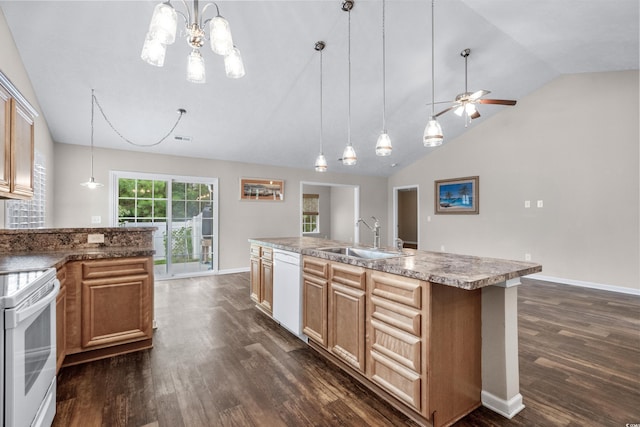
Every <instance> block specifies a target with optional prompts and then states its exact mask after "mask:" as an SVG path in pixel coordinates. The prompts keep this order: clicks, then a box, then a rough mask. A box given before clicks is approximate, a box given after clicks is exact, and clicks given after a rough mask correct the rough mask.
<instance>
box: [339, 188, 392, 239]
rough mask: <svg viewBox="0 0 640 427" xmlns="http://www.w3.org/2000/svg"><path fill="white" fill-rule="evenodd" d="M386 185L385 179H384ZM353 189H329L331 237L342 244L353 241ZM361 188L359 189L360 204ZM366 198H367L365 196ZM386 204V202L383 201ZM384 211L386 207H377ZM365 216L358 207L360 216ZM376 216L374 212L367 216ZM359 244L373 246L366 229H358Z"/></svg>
mask: <svg viewBox="0 0 640 427" xmlns="http://www.w3.org/2000/svg"><path fill="white" fill-rule="evenodd" d="M385 183H386V179H385ZM355 191H356V190H355V188H353V187H332V188H331V237H332V238H333V239H334V240H342V241H344V242H351V241H353V235H354V229H355V199H354V197H355V196H354V195H355V193H354V192H355ZM362 197H363V196H362V188H361V189H360V203H362ZM366 197H368V196H366ZM385 203H386V200H385ZM379 208H380V209H385V208H386V205H384V206H379ZM363 215H367V214H365V213H364V212H363V209H362V206H361V207H360V216H361V217H362V216H363ZM371 215H377V214H376V213H375V210H374V211H373V212H371V213H370V214H368V215H367V216H371ZM359 231H360V233H359V236H358V239H359V243H362V244H370V245H371V244H373V239H369V237H368V235H367V234H368V231H369V230H367V229H366V227H361V228H360V229H359Z"/></svg>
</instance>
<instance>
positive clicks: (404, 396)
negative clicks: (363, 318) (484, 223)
mask: <svg viewBox="0 0 640 427" xmlns="http://www.w3.org/2000/svg"><path fill="white" fill-rule="evenodd" d="M371 374H372V375H371V379H372V380H373V381H374V382H375V383H376V384H378V385H379V386H380V387H382V388H383V389H384V390H386V391H387V392H389V393H390V394H392V395H393V396H395V397H396V398H398V399H400V400H401V401H402V402H404V403H406V404H407V405H409V406H410V407H412V408H415V409H416V410H417V411H418V412H421V410H422V405H421V399H420V396H421V391H422V388H423V386H422V378H421V377H420V375H419V374H417V373H416V372H414V371H412V370H411V369H407V368H405V367H404V366H401V365H399V364H398V363H396V362H394V361H393V360H391V359H389V358H387V357H385V356H383V355H382V354H380V353H377V352H375V351H372V352H371Z"/></svg>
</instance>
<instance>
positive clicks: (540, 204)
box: [538, 200, 544, 208]
mask: <svg viewBox="0 0 640 427" xmlns="http://www.w3.org/2000/svg"><path fill="white" fill-rule="evenodd" d="M543 206H544V204H543V203H542V200H538V207H539V208H541V207H543Z"/></svg>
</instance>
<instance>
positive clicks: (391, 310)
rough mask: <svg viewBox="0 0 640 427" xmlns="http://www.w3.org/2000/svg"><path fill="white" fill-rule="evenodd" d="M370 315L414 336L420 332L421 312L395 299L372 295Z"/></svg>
mask: <svg viewBox="0 0 640 427" xmlns="http://www.w3.org/2000/svg"><path fill="white" fill-rule="evenodd" d="M371 317H372V318H373V319H378V320H381V321H383V322H385V323H388V324H389V325H392V326H395V327H396V328H399V329H402V330H403V331H405V332H409V333H410V334H413V335H416V336H420V335H421V333H422V327H421V323H422V312H421V311H420V310H417V309H415V308H412V307H407V306H406V305H404V304H398V303H397V302H395V301H390V300H387V299H384V298H380V297H376V296H372V297H371Z"/></svg>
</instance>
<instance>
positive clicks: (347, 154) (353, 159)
mask: <svg viewBox="0 0 640 427" xmlns="http://www.w3.org/2000/svg"><path fill="white" fill-rule="evenodd" d="M351 9H353V0H345V1H344V2H343V3H342V10H344V11H345V12H347V13H348V14H349V26H348V31H349V42H348V49H347V56H348V61H349V91H348V98H349V104H348V114H347V146H346V147H345V148H344V152H343V153H342V164H343V165H346V166H353V165H355V164H356V163H357V161H358V157H357V156H356V150H354V149H353V145H352V144H351Z"/></svg>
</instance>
